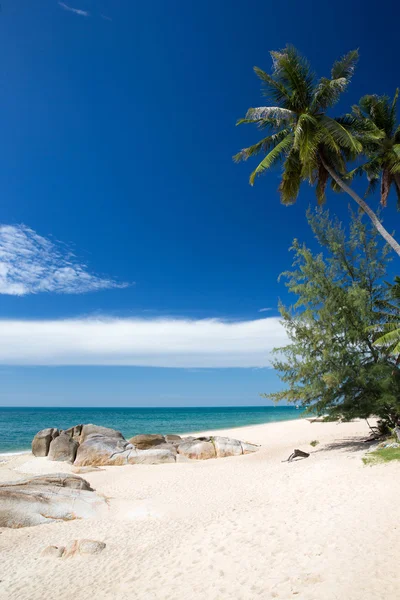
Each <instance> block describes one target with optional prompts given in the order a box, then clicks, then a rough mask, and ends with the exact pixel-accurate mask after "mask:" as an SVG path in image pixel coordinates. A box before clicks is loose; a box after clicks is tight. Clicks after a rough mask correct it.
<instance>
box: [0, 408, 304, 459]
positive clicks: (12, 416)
mask: <svg viewBox="0 0 400 600" xmlns="http://www.w3.org/2000/svg"><path fill="white" fill-rule="evenodd" d="M302 412H303V411H302V410H297V409H296V408H295V407H294V406H276V407H275V406H227V407H170V408H155V407H152V408H137V407H116V408H114V407H79V408H69V407H0V454H13V453H18V452H26V451H29V450H30V449H31V442H32V438H33V437H34V436H35V434H36V433H37V432H38V431H40V430H41V429H45V428H47V427H57V428H58V429H68V428H69V427H72V426H73V425H77V424H79V423H94V424H96V425H102V426H104V427H111V428H112V429H117V430H118V431H121V433H122V434H123V435H124V436H125V437H126V438H127V439H129V438H130V437H132V436H134V435H137V434H139V433H163V434H185V433H191V432H195V431H207V430H214V429H230V428H235V427H244V426H246V425H259V424H263V423H273V422H277V421H289V420H292V419H297V418H299V417H300V416H301V414H302Z"/></svg>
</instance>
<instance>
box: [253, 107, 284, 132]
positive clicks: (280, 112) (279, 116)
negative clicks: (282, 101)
mask: <svg viewBox="0 0 400 600" xmlns="http://www.w3.org/2000/svg"><path fill="white" fill-rule="evenodd" d="M295 116H296V115H295V113H294V112H293V111H292V110H289V109H287V108H281V107H280V106H259V107H257V108H249V110H248V111H247V113H246V116H245V120H246V122H251V121H253V122H259V121H268V120H270V121H271V122H273V123H275V124H276V125H277V126H278V127H279V125H280V124H281V123H288V122H290V121H292V120H293V119H294V117H295Z"/></svg>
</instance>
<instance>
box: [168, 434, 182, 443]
mask: <svg viewBox="0 0 400 600" xmlns="http://www.w3.org/2000/svg"><path fill="white" fill-rule="evenodd" d="M165 441H166V442H169V443H172V444H175V443H176V442H182V441H183V440H182V438H181V436H180V435H166V436H165Z"/></svg>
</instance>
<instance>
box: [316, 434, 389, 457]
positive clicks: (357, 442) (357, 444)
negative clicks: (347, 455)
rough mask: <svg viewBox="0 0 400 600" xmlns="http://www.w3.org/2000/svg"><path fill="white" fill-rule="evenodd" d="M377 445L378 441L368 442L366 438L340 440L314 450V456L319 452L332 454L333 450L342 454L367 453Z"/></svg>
mask: <svg viewBox="0 0 400 600" xmlns="http://www.w3.org/2000/svg"><path fill="white" fill-rule="evenodd" d="M376 443H377V440H372V441H369V442H366V441H365V436H360V437H348V438H341V439H340V440H334V441H333V442H331V443H330V444H324V445H323V446H322V445H321V448H318V449H317V450H314V452H312V454H317V453H318V452H330V451H331V450H340V451H342V452H365V451H366V450H369V449H370V448H371V446H373V445H375V444H376Z"/></svg>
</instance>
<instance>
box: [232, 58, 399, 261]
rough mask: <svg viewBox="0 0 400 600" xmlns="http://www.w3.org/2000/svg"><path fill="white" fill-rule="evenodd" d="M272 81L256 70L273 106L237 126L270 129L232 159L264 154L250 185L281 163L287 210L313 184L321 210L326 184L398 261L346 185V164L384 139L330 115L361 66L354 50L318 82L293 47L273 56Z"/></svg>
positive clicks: (361, 124) (361, 123)
mask: <svg viewBox="0 0 400 600" xmlns="http://www.w3.org/2000/svg"><path fill="white" fill-rule="evenodd" d="M271 56H272V61H273V70H272V75H268V74H267V73H265V71H263V70H261V69H259V68H258V67H255V68H254V71H255V73H256V75H257V76H258V77H259V78H260V79H261V81H262V82H263V86H264V95H265V96H266V97H267V98H268V100H269V101H271V102H273V103H274V104H275V105H274V106H262V107H259V108H250V109H249V110H248V111H247V114H246V117H245V118H244V119H240V120H239V121H238V123H237V124H238V125H239V124H242V123H255V124H256V125H257V126H258V127H259V128H260V129H268V130H269V135H268V136H267V137H265V138H263V139H262V140H260V141H259V142H257V143H256V144H254V145H253V146H250V147H249V148H244V149H243V150H241V151H240V152H239V153H238V154H236V155H235V156H234V157H233V158H234V160H235V161H236V162H238V161H241V160H247V159H248V158H250V157H251V156H254V155H257V154H259V153H260V152H262V153H264V154H265V156H264V158H263V159H262V161H261V162H260V163H259V165H258V166H257V167H256V169H255V170H254V171H253V172H252V173H251V175H250V184H251V185H253V184H254V181H255V178H256V177H257V176H258V175H261V174H262V173H264V172H265V171H267V170H268V169H269V168H271V167H272V166H273V165H274V164H276V163H277V162H279V161H283V172H282V178H281V183H280V185H279V192H280V196H281V201H282V202H283V204H293V203H294V202H296V199H297V196H298V194H299V190H300V185H301V183H302V181H306V180H307V181H309V182H310V183H311V184H313V185H314V184H315V190H316V195H317V200H318V203H319V204H322V203H323V202H324V201H325V191H326V186H327V183H328V181H329V180H330V181H331V185H332V187H333V189H334V190H336V191H340V190H342V191H344V192H346V193H347V194H349V195H350V196H351V198H352V199H353V200H355V202H357V204H358V206H359V207H360V208H361V209H362V210H363V211H364V212H366V213H367V215H368V217H369V218H370V219H371V221H372V223H373V224H374V226H375V227H376V229H377V230H378V231H379V233H380V234H381V235H382V236H383V237H384V239H385V240H386V242H387V243H388V244H390V246H391V247H392V248H393V250H394V251H395V252H396V253H397V254H398V255H399V256H400V245H399V244H398V243H397V242H396V240H395V239H394V238H393V237H392V236H391V235H390V234H389V232H388V231H386V229H385V228H384V227H383V225H382V223H381V222H380V220H379V219H378V217H377V215H376V214H375V213H374V212H373V211H372V210H371V208H370V207H369V206H368V204H367V203H366V202H365V200H363V199H362V198H360V197H359V196H358V195H357V194H356V193H355V192H354V191H353V190H352V189H351V188H350V187H349V185H347V183H346V182H345V181H344V178H345V177H346V175H347V169H346V163H347V162H348V161H351V160H354V159H355V158H356V157H357V156H359V155H360V154H361V152H362V150H363V144H366V145H371V144H373V142H374V141H376V140H378V139H380V138H381V137H382V133H381V132H380V130H378V128H377V127H376V126H375V125H374V124H373V123H372V122H371V121H370V120H369V119H359V118H357V117H356V116H355V115H346V116H344V117H342V118H337V119H333V118H331V117H330V116H328V115H327V114H326V111H327V110H328V109H329V108H331V107H332V106H333V105H334V104H335V103H336V102H337V101H338V100H339V97H340V95H341V94H342V92H344V91H345V90H346V88H347V86H348V84H349V82H350V80H351V77H352V75H353V73H354V69H355V66H356V63H357V60H358V51H357V50H353V51H351V52H349V53H348V54H346V55H345V56H344V57H343V58H342V59H340V60H339V61H337V62H335V63H334V65H333V67H332V71H331V77H330V78H329V79H328V78H324V77H323V78H321V79H319V80H318V81H316V79H315V75H314V73H313V72H312V71H311V68H310V65H309V64H308V62H307V61H306V60H305V58H303V57H302V56H301V55H300V54H299V52H298V51H297V50H296V49H295V48H293V47H292V46H287V47H286V48H285V49H284V50H282V51H279V52H271Z"/></svg>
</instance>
